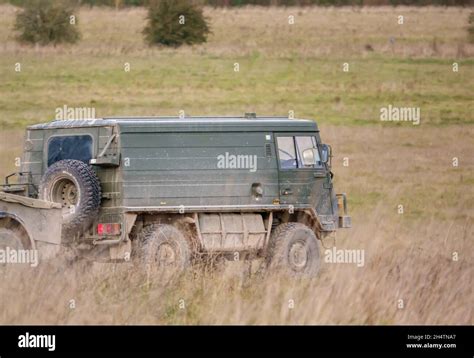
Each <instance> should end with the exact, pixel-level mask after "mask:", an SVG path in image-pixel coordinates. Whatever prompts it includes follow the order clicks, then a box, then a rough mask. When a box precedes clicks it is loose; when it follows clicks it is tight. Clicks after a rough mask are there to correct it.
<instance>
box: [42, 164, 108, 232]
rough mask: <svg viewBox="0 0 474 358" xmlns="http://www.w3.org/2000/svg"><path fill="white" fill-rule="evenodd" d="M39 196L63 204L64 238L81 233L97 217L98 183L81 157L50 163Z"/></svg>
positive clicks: (94, 174) (98, 206) (99, 190)
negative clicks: (79, 158)
mask: <svg viewBox="0 0 474 358" xmlns="http://www.w3.org/2000/svg"><path fill="white" fill-rule="evenodd" d="M39 197H40V199H43V200H47V201H53V202H55V203H60V204H61V205H62V207H63V235H62V237H63V239H64V240H65V241H72V240H73V239H74V238H77V237H78V236H80V235H82V234H83V233H84V232H85V231H86V230H87V229H88V228H89V227H90V226H91V224H92V222H93V220H94V218H96V217H97V214H98V212H99V208H100V200H101V188H100V182H99V179H98V178H97V175H96V173H95V172H94V170H93V169H92V167H91V166H90V165H88V164H86V163H84V162H81V161H80V160H73V159H64V160H60V161H58V162H56V163H54V164H52V165H51V166H50V167H49V168H48V169H47V170H46V172H45V173H44V175H43V177H42V178H41V182H40V186H39Z"/></svg>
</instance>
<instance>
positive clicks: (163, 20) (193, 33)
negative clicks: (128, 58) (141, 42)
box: [143, 0, 210, 47]
mask: <svg viewBox="0 0 474 358" xmlns="http://www.w3.org/2000/svg"><path fill="white" fill-rule="evenodd" d="M147 20H148V24H147V26H146V27H145V29H144V30H143V33H144V35H145V40H146V41H147V42H148V43H149V44H150V45H157V44H161V45H165V46H172V47H178V46H181V45H183V44H186V45H193V44H199V43H203V42H206V41H207V35H208V34H209V32H210V30H209V26H208V24H207V19H206V18H205V17H204V15H203V13H202V10H201V9H200V8H198V7H197V6H196V5H194V4H193V3H192V2H191V1H189V0H155V1H151V2H150V5H149V7H148V16H147Z"/></svg>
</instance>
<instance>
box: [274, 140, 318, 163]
mask: <svg viewBox="0 0 474 358" xmlns="http://www.w3.org/2000/svg"><path fill="white" fill-rule="evenodd" d="M277 141H278V155H279V158H280V168H281V169H296V168H322V167H323V163H322V162H321V157H320V155H319V151H318V146H317V143H316V138H315V137H314V136H291V137H277ZM307 149H315V151H314V154H315V158H314V163H313V164H312V165H309V166H308V165H304V163H303V152H304V151H305V150H307Z"/></svg>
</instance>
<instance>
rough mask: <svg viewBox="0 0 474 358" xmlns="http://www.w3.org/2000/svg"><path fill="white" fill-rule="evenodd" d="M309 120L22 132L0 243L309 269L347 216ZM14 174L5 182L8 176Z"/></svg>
mask: <svg viewBox="0 0 474 358" xmlns="http://www.w3.org/2000/svg"><path fill="white" fill-rule="evenodd" d="M331 157H332V155H331V147H330V146H329V145H327V144H323V143H322V141H321V138H320V133H319V129H318V127H317V124H316V122H315V121H313V120H303V119H288V118H280V117H256V116H255V115H254V114H246V115H245V116H244V117H189V118H188V117H186V118H176V117H128V118H101V119H93V120H61V121H52V122H50V123H45V124H36V125H31V126H29V127H28V128H27V130H26V136H25V142H24V153H23V157H22V161H21V171H20V172H18V173H14V174H12V175H10V176H8V177H7V179H6V183H5V185H4V186H3V192H2V193H0V233H3V234H2V235H3V243H4V245H5V243H7V242H8V245H15V247H23V248H37V249H38V250H40V251H41V252H40V253H41V257H50V256H54V255H55V254H57V253H58V252H60V251H59V250H60V249H61V248H69V249H73V250H75V252H76V253H80V254H81V255H92V256H94V257H95V258H96V259H98V260H115V261H117V260H128V259H130V258H131V257H140V260H142V261H143V262H146V263H147V265H150V264H151V265H157V266H169V267H174V268H175V269H177V270H184V269H185V268H186V267H188V266H189V265H191V264H192V263H193V262H194V261H195V260H199V259H202V258H203V257H206V256H209V255H213V256H221V257H224V258H229V259H236V258H238V259H239V260H240V259H255V258H262V259H264V260H263V261H264V262H265V263H266V264H267V266H268V267H269V268H272V269H275V270H282V271H284V272H287V273H291V274H294V275H300V276H301V275H304V276H312V275H315V274H316V273H317V272H318V270H319V267H320V262H321V259H320V240H322V239H323V238H324V237H325V236H327V235H328V234H330V233H333V232H335V231H336V230H337V229H338V228H347V227H350V226H351V219H350V216H348V215H347V204H346V195H345V194H336V193H335V191H334V188H333V174H332V172H331ZM13 176H16V177H17V178H18V179H17V180H16V182H15V183H14V184H13V183H12V177H13Z"/></svg>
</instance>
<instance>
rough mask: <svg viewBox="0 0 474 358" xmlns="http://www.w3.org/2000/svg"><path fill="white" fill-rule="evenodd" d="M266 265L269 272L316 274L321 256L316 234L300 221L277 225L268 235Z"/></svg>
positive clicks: (308, 275)
mask: <svg viewBox="0 0 474 358" xmlns="http://www.w3.org/2000/svg"><path fill="white" fill-rule="evenodd" d="M266 266H267V269H269V270H270V272H277V273H283V274H286V275H289V276H297V277H315V276H317V274H318V272H319V269H320V266H321V257H320V249H319V243H318V240H317V238H316V235H314V232H313V231H312V230H311V229H310V228H308V227H307V226H306V225H303V224H300V223H285V224H281V225H279V226H277V227H276V229H275V230H274V231H273V233H272V234H271V237H270V242H269V247H268V254H267V257H266Z"/></svg>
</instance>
